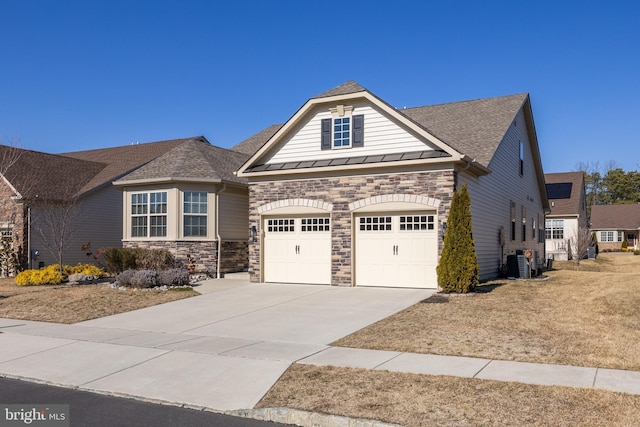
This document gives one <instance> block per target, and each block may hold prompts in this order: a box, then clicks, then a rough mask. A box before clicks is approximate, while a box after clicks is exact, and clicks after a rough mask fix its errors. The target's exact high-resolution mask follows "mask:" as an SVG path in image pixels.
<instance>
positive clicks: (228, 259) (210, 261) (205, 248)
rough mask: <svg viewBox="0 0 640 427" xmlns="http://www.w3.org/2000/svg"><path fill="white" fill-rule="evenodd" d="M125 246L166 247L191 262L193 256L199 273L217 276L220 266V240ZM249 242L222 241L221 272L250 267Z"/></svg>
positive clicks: (153, 242)
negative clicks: (190, 258)
mask: <svg viewBox="0 0 640 427" xmlns="http://www.w3.org/2000/svg"><path fill="white" fill-rule="evenodd" d="M123 246H124V247H125V248H146V249H165V250H167V251H169V252H171V253H172V254H173V255H174V256H175V257H176V260H178V261H180V262H182V263H184V264H185V265H187V264H189V258H188V257H187V255H189V256H191V257H192V258H193V259H194V260H195V268H196V272H198V273H205V274H207V275H209V276H211V277H214V278H215V277H216V272H217V266H218V242H217V241H212V242H197V241H195V242H194V241H125V242H124V245H123ZM247 254H248V243H247V242H237V241H228V242H227V241H223V242H222V259H221V260H220V261H221V262H220V273H222V274H224V273H235V272H239V271H246V270H247V268H248V255H247Z"/></svg>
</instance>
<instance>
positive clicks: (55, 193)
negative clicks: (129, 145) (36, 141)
mask: <svg viewBox="0 0 640 427" xmlns="http://www.w3.org/2000/svg"><path fill="white" fill-rule="evenodd" d="M12 152H15V153H17V154H18V156H19V157H17V159H15V158H14V159H15V162H14V163H13V164H12V165H11V166H9V167H8V169H6V171H5V173H4V176H5V179H6V180H7V181H8V182H9V183H10V184H11V185H12V186H13V188H14V189H15V190H16V191H17V192H18V194H19V195H21V196H22V197H23V198H26V199H29V198H36V197H37V198H39V199H40V200H62V199H68V198H70V197H73V196H75V195H76V194H77V193H78V192H79V191H80V189H81V188H83V187H84V186H85V185H86V184H87V183H88V182H90V181H91V180H92V178H93V177H94V176H96V175H98V174H100V173H101V172H102V171H103V170H104V168H105V166H106V165H105V164H103V163H98V162H92V161H88V160H80V159H72V158H69V157H64V156H58V155H55V154H47V153H41V152H38V151H32V150H24V149H19V148H15V147H8V146H5V145H0V158H3V159H4V158H6V157H5V156H9V157H11V156H12V154H11V153H12Z"/></svg>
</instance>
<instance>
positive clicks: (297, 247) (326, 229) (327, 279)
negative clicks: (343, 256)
mask: <svg viewBox="0 0 640 427" xmlns="http://www.w3.org/2000/svg"><path fill="white" fill-rule="evenodd" d="M263 226H264V228H263V230H264V280H265V282H279V283H313V284H326V285H328V284H330V283H331V231H330V219H329V216H326V215H322V216H313V215H310V216H304V217H295V216H280V217H267V218H265V219H264V225H263Z"/></svg>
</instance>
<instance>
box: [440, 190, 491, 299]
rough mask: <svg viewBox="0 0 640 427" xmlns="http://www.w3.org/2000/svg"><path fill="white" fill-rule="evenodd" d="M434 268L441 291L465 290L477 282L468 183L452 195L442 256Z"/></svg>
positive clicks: (476, 263) (471, 288) (471, 287)
mask: <svg viewBox="0 0 640 427" xmlns="http://www.w3.org/2000/svg"><path fill="white" fill-rule="evenodd" d="M436 271H437V273H438V286H440V288H441V289H442V291H443V292H456V293H467V292H470V291H473V290H474V289H475V287H476V285H478V283H480V276H479V273H478V271H479V268H478V260H477V258H476V251H475V248H474V245H473V235H472V224H471V198H470V196H469V191H468V190H467V184H464V185H463V186H462V188H461V190H460V191H458V192H456V193H454V195H453V200H452V201H451V209H450V211H449V218H448V221H447V232H446V234H445V237H444V247H443V249H442V256H441V257H440V263H439V264H438V267H436Z"/></svg>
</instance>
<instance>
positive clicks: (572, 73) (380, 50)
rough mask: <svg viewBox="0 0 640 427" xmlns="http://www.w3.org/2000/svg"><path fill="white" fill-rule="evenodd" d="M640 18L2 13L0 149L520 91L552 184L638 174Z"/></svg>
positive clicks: (216, 4)
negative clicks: (580, 168)
mask: <svg viewBox="0 0 640 427" xmlns="http://www.w3.org/2000/svg"><path fill="white" fill-rule="evenodd" d="M638 4H639V3H638V2H631V1H627V2H623V1H617V0H613V1H606V2H605V1H601V2H594V1H588V0H587V1H580V2H578V1H561V0H556V1H546V0H540V1H535V2H515V1H487V2H478V1H457V2H456V1H452V2H435V1H403V0H395V1H385V2H382V1H376V0H368V1H360V0H352V1H349V2H325V3H323V2H312V1H306V0H298V1H287V0H282V1H276V0H271V1H267V0H263V1H251V0H247V1H242V2H240V1H238V2H233V1H231V2H229V1H227V2H220V1H191V0H181V1H162V0H157V1H134V0H129V1H119V0H115V1H114V0H109V1H98V0H95V1H76V0H73V1H65V0H58V1H46V0H40V1H32V0H21V1H15V0H0V47H1V49H0V55H1V56H0V137H2V138H4V140H5V141H7V140H18V145H19V146H20V147H22V148H28V149H33V150H38V151H44V152H51V153H59V152H65V151H77V150H87V149H93V148H102V147H111V146H117V145H126V144H130V143H134V142H150V141H158V140H164V139H173V138H181V137H188V136H195V135H204V136H205V137H207V139H208V140H209V141H210V142H211V143H213V144H215V145H219V146H222V147H230V146H232V145H234V144H236V143H238V142H240V141H242V140H243V139H245V138H248V137H249V136H251V135H253V134H254V133H256V132H258V131H260V130H261V129H263V128H265V127H267V126H269V125H271V124H274V123H283V122H284V121H286V120H287V119H288V118H289V117H291V116H292V115H293V114H294V113H295V112H296V110H297V109H298V108H299V107H300V106H301V105H302V104H303V103H304V102H305V101H306V100H307V99H308V98H310V97H312V96H315V95H317V94H319V93H321V92H324V91H325V90H328V89H330V88H332V87H334V86H337V85H339V84H341V83H344V82H346V81H348V80H355V81H357V82H358V83H360V84H361V85H362V86H364V87H366V88H368V89H369V90H371V91H372V92H373V93H375V94H376V95H378V96H380V97H381V98H383V99H384V100H385V101H387V102H389V103H390V104H391V105H394V106H396V107H399V108H401V107H404V106H406V107H414V106H421V105H430V104H439V103H445V102H453V101H461V100H467V99H476V98H484V97H492V96H499V95H507V94H513V93H521V92H529V93H530V95H531V101H532V106H533V112H534V117H535V121H536V130H537V134H538V140H539V143H540V150H541V154H542V159H543V167H544V169H545V172H562V171H570V170H575V167H576V165H577V163H578V162H584V163H591V164H594V163H595V162H597V164H598V165H599V166H600V167H605V166H606V165H607V164H609V162H611V161H614V162H616V164H617V166H620V167H622V168H623V169H625V170H638V169H640V137H639V136H638V134H639V133H638V131H637V128H638V124H639V123H640V106H639V99H640V96H639V95H640V6H638Z"/></svg>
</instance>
